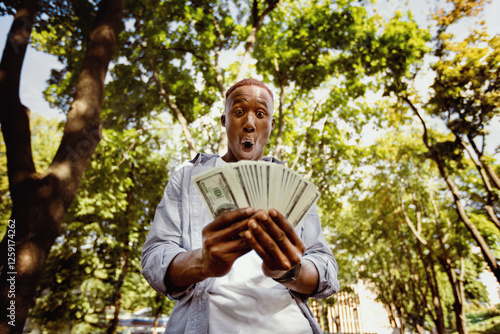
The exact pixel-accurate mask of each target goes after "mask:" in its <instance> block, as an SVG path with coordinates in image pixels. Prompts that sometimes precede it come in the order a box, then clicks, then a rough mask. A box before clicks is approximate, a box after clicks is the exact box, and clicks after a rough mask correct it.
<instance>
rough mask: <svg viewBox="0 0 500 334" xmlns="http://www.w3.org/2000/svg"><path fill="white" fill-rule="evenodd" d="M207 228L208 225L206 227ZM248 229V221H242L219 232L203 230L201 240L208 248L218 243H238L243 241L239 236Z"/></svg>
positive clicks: (208, 229)
mask: <svg viewBox="0 0 500 334" xmlns="http://www.w3.org/2000/svg"><path fill="white" fill-rule="evenodd" d="M207 227H208V225H207ZM247 229H248V219H244V220H241V221H238V222H235V223H233V224H232V225H229V226H228V227H226V228H224V229H221V230H215V231H213V230H211V229H210V228H204V229H203V232H202V233H203V238H204V239H205V242H206V244H207V245H208V246H210V245H216V244H218V243H224V242H228V241H230V240H235V241H240V240H243V241H245V239H244V238H243V236H242V235H241V234H242V233H243V232H244V231H245V230H247Z"/></svg>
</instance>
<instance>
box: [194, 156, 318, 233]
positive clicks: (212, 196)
mask: <svg viewBox="0 0 500 334" xmlns="http://www.w3.org/2000/svg"><path fill="white" fill-rule="evenodd" d="M193 181H194V183H195V185H196V188H197V189H198V190H199V191H200V193H201V195H202V197H203V200H204V202H205V204H206V206H207V208H208V210H209V211H210V213H211V215H212V217H213V218H215V217H217V216H218V215H220V214H221V213H224V212H227V211H233V210H236V209H238V208H245V207H249V206H251V207H253V208H254V209H255V210H259V209H263V210H265V211H269V210H270V209H272V208H274V209H276V210H278V211H279V212H280V213H281V214H283V216H285V218H287V219H288V222H289V223H290V224H292V226H294V227H295V226H297V225H298V224H299V223H300V221H301V220H302V219H303V217H304V216H305V215H306V214H307V212H308V211H309V210H310V209H311V207H312V206H313V205H314V204H315V203H316V201H317V200H318V198H319V192H318V190H317V188H316V186H315V185H314V184H313V183H311V182H310V181H308V180H305V179H304V178H303V177H301V176H300V175H299V174H297V173H296V172H294V171H292V170H291V169H289V168H287V167H284V166H282V165H278V164H273V163H268V162H263V161H240V162H237V163H231V164H227V165H223V166H219V167H216V168H214V169H212V170H209V171H207V172H204V173H201V174H198V175H196V176H194V177H193Z"/></svg>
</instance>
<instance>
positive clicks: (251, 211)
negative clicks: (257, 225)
mask: <svg viewBox="0 0 500 334" xmlns="http://www.w3.org/2000/svg"><path fill="white" fill-rule="evenodd" d="M245 212H246V213H247V215H251V214H252V213H253V208H252V207H248V208H246V210H245Z"/></svg>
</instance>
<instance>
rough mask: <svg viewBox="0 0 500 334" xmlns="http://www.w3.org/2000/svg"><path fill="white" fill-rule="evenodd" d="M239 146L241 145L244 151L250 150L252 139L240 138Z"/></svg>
mask: <svg viewBox="0 0 500 334" xmlns="http://www.w3.org/2000/svg"><path fill="white" fill-rule="evenodd" d="M241 146H242V148H243V151H244V152H250V151H251V150H252V149H253V141H251V140H242V141H241Z"/></svg>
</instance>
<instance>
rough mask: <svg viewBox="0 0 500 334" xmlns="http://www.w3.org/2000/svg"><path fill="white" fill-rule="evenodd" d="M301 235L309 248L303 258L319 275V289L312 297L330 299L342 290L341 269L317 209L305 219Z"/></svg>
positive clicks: (313, 209)
mask: <svg viewBox="0 0 500 334" xmlns="http://www.w3.org/2000/svg"><path fill="white" fill-rule="evenodd" d="M301 234H302V239H303V240H304V242H305V244H306V247H307V249H306V252H305V254H304V257H303V258H304V259H307V260H309V261H311V262H312V263H313V264H314V265H315V266H316V269H317V270H318V274H319V281H318V288H317V290H316V293H315V294H314V295H312V296H310V297H312V298H315V299H321V298H326V297H329V296H331V295H332V294H334V293H336V292H337V291H338V290H339V288H340V286H339V282H338V279H337V273H338V269H339V268H338V265H337V261H336V260H335V257H334V256H333V254H332V252H331V250H330V248H329V247H328V243H327V242H326V240H325V237H324V235H323V231H322V229H321V223H320V220H319V216H318V212H317V209H316V207H314V208H312V209H311V211H310V212H309V213H308V214H307V216H306V217H305V219H304V222H303V225H302V233H301Z"/></svg>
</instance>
